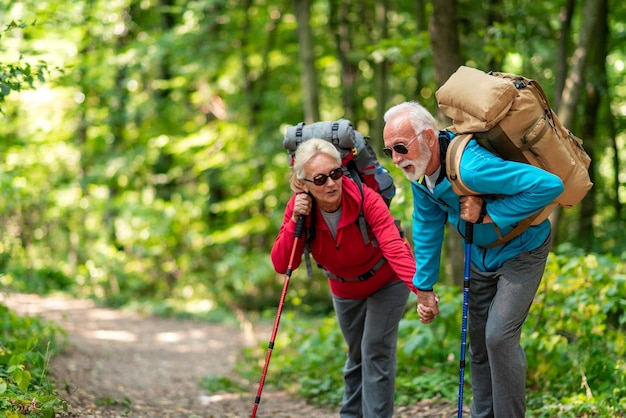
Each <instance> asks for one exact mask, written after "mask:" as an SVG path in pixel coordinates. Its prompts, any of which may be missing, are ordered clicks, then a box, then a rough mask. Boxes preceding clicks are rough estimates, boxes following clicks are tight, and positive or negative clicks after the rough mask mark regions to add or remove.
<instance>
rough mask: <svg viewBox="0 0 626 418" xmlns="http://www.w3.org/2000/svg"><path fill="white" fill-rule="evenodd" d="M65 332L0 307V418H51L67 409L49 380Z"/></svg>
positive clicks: (39, 320) (53, 325) (50, 323)
mask: <svg viewBox="0 0 626 418" xmlns="http://www.w3.org/2000/svg"><path fill="white" fill-rule="evenodd" d="M65 337H66V334H65V332H64V331H63V330H62V329H61V328H59V327H58V326H57V325H55V324H54V323H52V322H48V321H44V320H42V319H39V318H36V317H21V316H19V315H17V314H16V313H15V312H13V311H11V310H9V309H8V308H7V307H6V306H4V305H2V304H0V417H6V418H22V417H33V418H40V417H41V418H50V417H54V416H56V414H57V413H59V412H61V411H63V410H65V409H66V405H65V402H64V401H63V400H62V399H61V398H60V396H59V395H58V394H57V392H56V390H55V387H54V386H53V385H52V383H51V382H50V380H49V378H48V361H49V359H50V356H51V355H53V354H55V353H57V352H58V351H59V346H60V344H62V343H63V342H64V339H65Z"/></svg>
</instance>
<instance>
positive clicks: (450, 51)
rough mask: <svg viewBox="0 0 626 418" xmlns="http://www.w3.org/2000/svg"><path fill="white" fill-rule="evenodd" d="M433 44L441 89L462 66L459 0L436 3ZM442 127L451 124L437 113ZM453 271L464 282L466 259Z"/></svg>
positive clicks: (457, 249)
mask: <svg viewBox="0 0 626 418" xmlns="http://www.w3.org/2000/svg"><path fill="white" fill-rule="evenodd" d="M430 40H431V44H432V52H433V61H434V64H435V84H436V85H437V87H439V86H441V85H442V84H443V83H444V82H445V81H446V80H447V79H448V78H449V77H450V75H452V73H454V72H455V71H456V70H457V68H459V66H460V65H461V64H462V63H463V59H462V58H461V48H460V42H459V29H458V18H457V2H456V0H433V15H432V17H431V22H430ZM438 119H439V122H440V124H441V125H442V126H447V125H449V122H450V120H449V119H448V118H447V117H446V116H445V115H444V114H443V113H442V112H439V113H438ZM447 250H448V252H449V254H463V243H462V241H461V238H460V237H459V235H458V234H456V233H454V232H452V233H449V234H448V239H447ZM446 259H447V260H448V263H449V264H450V269H451V270H452V275H451V276H450V278H449V279H450V282H454V281H456V282H459V281H460V280H462V278H463V259H462V258H461V257H455V256H452V257H446Z"/></svg>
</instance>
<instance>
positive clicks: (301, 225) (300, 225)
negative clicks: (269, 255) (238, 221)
mask: <svg viewBox="0 0 626 418" xmlns="http://www.w3.org/2000/svg"><path fill="white" fill-rule="evenodd" d="M304 219H305V217H304V215H300V216H299V217H298V223H297V224H296V232H295V234H294V237H295V239H294V241H293V247H292V248H291V256H290V257H289V265H288V266H287V272H286V273H285V282H284V284H283V292H282V294H281V295H280V302H279V303H278V311H277V312H276V319H275V320H274V329H273V330H272V336H271V337H270V343H269V346H268V348H267V356H266V357H265V366H263V373H262V374H261V381H260V382H259V390H258V391H257V393H256V399H255V400H254V408H253V409H252V417H251V418H254V417H256V411H257V409H258V408H259V403H260V402H261V392H262V391H263V385H264V384H265V376H266V375H267V367H268V366H269V364H270V357H271V356H272V350H273V349H274V341H275V340H276V333H277V332H278V324H279V322H280V315H281V313H282V312H283V305H284V304H285V296H286V295H287V288H288V287H289V279H290V278H291V273H292V267H293V261H294V258H295V257H294V256H295V253H296V247H297V246H298V241H299V240H300V237H302V230H303V229H304Z"/></svg>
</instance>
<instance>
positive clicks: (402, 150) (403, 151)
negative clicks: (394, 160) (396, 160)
mask: <svg viewBox="0 0 626 418" xmlns="http://www.w3.org/2000/svg"><path fill="white" fill-rule="evenodd" d="M418 136H419V135H418ZM416 139H417V136H416V137H415V138H413V139H411V140H410V141H409V142H407V143H406V145H404V144H396V145H394V146H393V147H391V148H389V147H385V148H383V153H384V154H385V155H386V156H387V157H389V158H391V157H393V153H392V152H391V151H392V149H393V151H395V152H397V153H398V154H408V153H409V149H408V148H407V147H408V146H409V145H411V142H413V141H415V140H416Z"/></svg>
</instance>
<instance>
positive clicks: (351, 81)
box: [329, 0, 359, 122]
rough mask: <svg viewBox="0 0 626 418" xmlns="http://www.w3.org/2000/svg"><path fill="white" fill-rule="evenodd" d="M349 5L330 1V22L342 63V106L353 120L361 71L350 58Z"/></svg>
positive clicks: (346, 115) (344, 2)
mask: <svg viewBox="0 0 626 418" xmlns="http://www.w3.org/2000/svg"><path fill="white" fill-rule="evenodd" d="M349 5H350V3H349V2H347V1H337V0H331V1H329V7H330V16H329V24H330V31H331V33H333V34H334V35H335V46H336V48H337V58H338V60H339V63H340V64H341V70H340V71H341V86H342V88H341V103H342V108H343V112H344V116H345V117H346V118H347V119H350V120H352V119H353V118H354V116H355V115H356V104H355V100H356V97H357V95H356V84H357V79H358V75H359V71H358V68H357V67H356V66H355V65H353V64H352V62H351V60H350V50H351V49H352V41H351V37H350V21H349V19H348V11H349ZM353 122H355V121H353Z"/></svg>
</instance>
